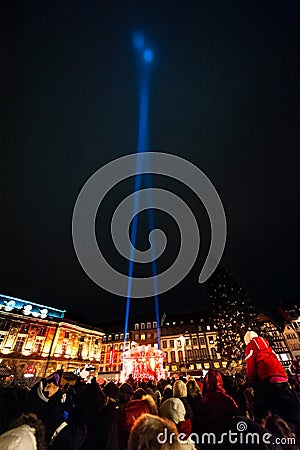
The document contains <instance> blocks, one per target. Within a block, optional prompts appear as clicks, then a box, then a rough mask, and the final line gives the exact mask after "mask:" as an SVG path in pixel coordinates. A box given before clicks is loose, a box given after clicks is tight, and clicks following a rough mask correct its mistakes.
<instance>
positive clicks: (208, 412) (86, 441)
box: [0, 332, 300, 450]
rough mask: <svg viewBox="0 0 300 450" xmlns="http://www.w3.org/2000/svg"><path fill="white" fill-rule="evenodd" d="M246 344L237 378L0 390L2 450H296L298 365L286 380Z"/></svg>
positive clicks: (253, 338)
mask: <svg viewBox="0 0 300 450" xmlns="http://www.w3.org/2000/svg"><path fill="white" fill-rule="evenodd" d="M245 343H246V353H245V356H246V373H245V374H239V375H236V376H235V377H229V376H225V375H224V374H222V373H221V372H220V371H217V370H214V369H209V370H208V372H207V373H206V375H205V377H202V378H199V379H194V378H191V377H189V378H187V377H183V376H182V377H179V379H175V378H168V379H161V380H159V381H155V380H143V381H137V380H134V379H133V378H132V377H130V378H129V379H128V380H127V381H126V382H125V383H122V384H121V383H116V382H113V381H109V382H108V381H105V380H104V382H103V383H102V384H100V383H99V382H97V381H96V378H94V379H92V381H91V382H90V383H85V382H84V381H83V380H78V381H76V383H75V384H74V385H69V384H64V385H63V386H62V384H61V375H62V373H61V372H60V371H58V372H56V373H54V374H52V375H51V376H49V377H48V378H44V379H42V380H40V381H39V382H38V383H36V384H35V385H34V386H33V387H32V388H31V389H30V390H28V389H24V388H18V387H7V388H2V389H1V390H0V450H2V449H3V450H4V449H5V450H12V449H14V450H48V449H49V450H51V449H52V450H171V449H173V450H180V449H181V450H184V449H186V450H197V449H206V448H210V447H212V446H216V445H217V448H220V449H227V448H231V449H232V448H237V449H243V448H246V449H252V448H253V449H254V448H257V449H274V450H280V449H282V450H284V449H286V450H297V449H299V448H300V447H299V443H300V390H299V385H298V384H297V381H299V377H298V372H297V370H298V369H297V368H298V366H299V365H300V364H298V361H296V362H294V365H293V367H292V370H291V372H290V376H291V378H290V379H288V375H287V373H286V372H285V370H284V369H283V367H282V366H281V364H280V362H279V361H278V359H277V358H276V356H275V355H274V352H273V351H272V349H271V348H270V346H269V344H268V341H266V340H265V339H263V338H260V337H259V336H257V335H256V334H255V333H253V332H249V334H248V335H246V336H245ZM274 358H275V359H274ZM241 424H242V425H241ZM246 435H247V436H246Z"/></svg>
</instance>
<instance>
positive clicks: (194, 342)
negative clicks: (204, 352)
mask: <svg viewBox="0 0 300 450" xmlns="http://www.w3.org/2000/svg"><path fill="white" fill-rule="evenodd" d="M197 345H198V340H197V338H193V346H194V347H196V346H197Z"/></svg>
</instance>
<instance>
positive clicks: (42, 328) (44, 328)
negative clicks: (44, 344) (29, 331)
mask: <svg viewBox="0 0 300 450" xmlns="http://www.w3.org/2000/svg"><path fill="white" fill-rule="evenodd" d="M46 331H47V327H41V328H40V329H39V330H38V336H45V334H46Z"/></svg>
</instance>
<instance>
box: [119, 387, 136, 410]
mask: <svg viewBox="0 0 300 450" xmlns="http://www.w3.org/2000/svg"><path fill="white" fill-rule="evenodd" d="M119 389H120V397H119V400H120V405H124V404H125V403H127V402H129V400H130V399H131V397H132V396H133V392H134V391H133V389H132V387H131V385H130V384H129V383H123V384H121V386H120V387H119Z"/></svg>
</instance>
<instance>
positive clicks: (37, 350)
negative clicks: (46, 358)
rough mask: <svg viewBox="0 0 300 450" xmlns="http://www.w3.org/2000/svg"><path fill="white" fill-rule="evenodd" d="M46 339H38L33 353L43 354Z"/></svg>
mask: <svg viewBox="0 0 300 450" xmlns="http://www.w3.org/2000/svg"><path fill="white" fill-rule="evenodd" d="M43 342H44V339H41V338H36V340H35V344H34V349H33V353H41V351H42V345H43Z"/></svg>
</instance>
